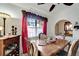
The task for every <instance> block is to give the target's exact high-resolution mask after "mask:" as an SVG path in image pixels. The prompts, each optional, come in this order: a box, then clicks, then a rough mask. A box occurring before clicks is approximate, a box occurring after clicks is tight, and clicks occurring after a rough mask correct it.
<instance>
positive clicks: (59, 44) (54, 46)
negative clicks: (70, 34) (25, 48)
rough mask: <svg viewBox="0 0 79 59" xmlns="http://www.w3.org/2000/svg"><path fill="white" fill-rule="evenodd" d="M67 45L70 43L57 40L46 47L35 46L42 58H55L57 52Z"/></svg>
mask: <svg viewBox="0 0 79 59" xmlns="http://www.w3.org/2000/svg"><path fill="white" fill-rule="evenodd" d="M69 43H70V41H68V40H65V39H58V40H56V41H54V42H51V43H48V44H46V45H41V46H40V45H37V48H38V50H39V52H40V53H41V55H42V56H51V55H52V56H55V55H56V54H57V53H58V52H60V51H61V50H63V49H64V48H65V47H66V46H67V45H68V44H69Z"/></svg>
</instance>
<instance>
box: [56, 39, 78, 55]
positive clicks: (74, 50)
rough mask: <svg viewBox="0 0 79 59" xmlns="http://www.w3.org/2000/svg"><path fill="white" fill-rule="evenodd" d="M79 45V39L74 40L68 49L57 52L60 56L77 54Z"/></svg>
mask: <svg viewBox="0 0 79 59" xmlns="http://www.w3.org/2000/svg"><path fill="white" fill-rule="evenodd" d="M78 46H79V39H78V40H75V41H73V42H72V44H71V46H70V48H69V50H68V51H64V50H62V51H60V52H59V53H57V55H58V56H76V53H77V50H78Z"/></svg>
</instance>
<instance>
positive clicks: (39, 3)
mask: <svg viewBox="0 0 79 59" xmlns="http://www.w3.org/2000/svg"><path fill="white" fill-rule="evenodd" d="M42 4H45V3H37V5H42Z"/></svg>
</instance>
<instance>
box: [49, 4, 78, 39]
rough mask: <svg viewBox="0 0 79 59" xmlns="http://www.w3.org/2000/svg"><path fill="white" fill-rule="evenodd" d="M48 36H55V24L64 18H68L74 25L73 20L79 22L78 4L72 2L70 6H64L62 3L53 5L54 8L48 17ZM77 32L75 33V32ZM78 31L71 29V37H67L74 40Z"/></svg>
mask: <svg viewBox="0 0 79 59" xmlns="http://www.w3.org/2000/svg"><path fill="white" fill-rule="evenodd" d="M48 19H49V21H48V36H52V37H54V36H55V24H56V23H57V22H58V21H60V20H62V19H64V20H68V21H70V22H71V23H72V25H73V26H74V24H75V22H76V21H77V22H79V4H74V5H72V6H71V7H69V6H65V5H63V4H60V5H58V6H56V7H55V9H54V10H53V11H52V13H51V15H50V17H49V18H48ZM75 32H77V33H75ZM77 35H79V32H78V31H75V30H74V31H73V37H70V38H68V39H71V40H74V39H77V38H79V36H77Z"/></svg>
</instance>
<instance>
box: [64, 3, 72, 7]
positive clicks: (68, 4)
mask: <svg viewBox="0 0 79 59" xmlns="http://www.w3.org/2000/svg"><path fill="white" fill-rule="evenodd" d="M63 4H64V5H67V6H71V5H73V3H63Z"/></svg>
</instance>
